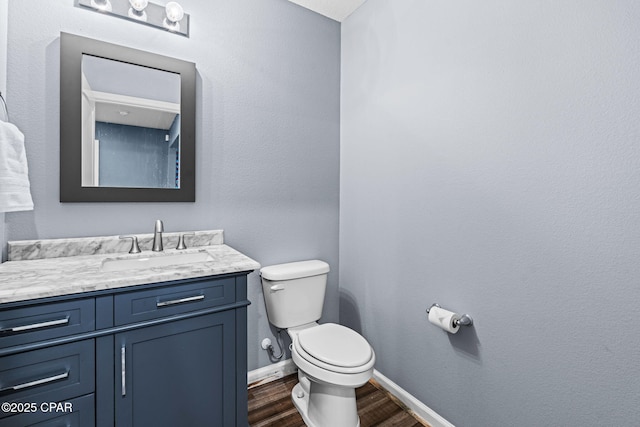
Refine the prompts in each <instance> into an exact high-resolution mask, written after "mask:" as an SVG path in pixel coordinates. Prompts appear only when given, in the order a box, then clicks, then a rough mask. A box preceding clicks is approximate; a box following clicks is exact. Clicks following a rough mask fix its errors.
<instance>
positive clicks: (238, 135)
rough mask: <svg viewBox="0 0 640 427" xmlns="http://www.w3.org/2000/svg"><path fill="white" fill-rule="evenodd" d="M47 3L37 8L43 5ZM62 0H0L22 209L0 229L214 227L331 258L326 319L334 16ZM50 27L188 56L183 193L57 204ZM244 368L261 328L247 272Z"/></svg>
mask: <svg viewBox="0 0 640 427" xmlns="http://www.w3.org/2000/svg"><path fill="white" fill-rule="evenodd" d="M45 3H46V7H45ZM73 3H74V2H73V1H71V0H55V1H44V0H40V1H33V2H24V1H10V2H9V21H10V22H9V42H8V45H9V49H8V51H9V58H8V62H9V64H8V95H9V99H10V100H11V105H10V108H11V113H12V118H13V119H14V122H15V123H16V125H17V126H18V127H20V128H21V130H22V131H23V132H24V134H25V137H26V150H27V156H28V161H29V168H30V180H31V187H32V194H33V199H34V203H35V206H36V207H35V210H34V211H33V212H18V213H12V214H8V215H7V217H6V229H5V238H4V240H3V246H4V243H5V242H6V240H20V239H35V238H58V237H67V236H94V235H114V234H127V233H149V232H152V230H153V223H154V221H155V220H156V219H158V218H160V219H163V220H164V225H165V230H166V231H167V232H169V231H176V230H198V229H213V228H221V229H224V230H225V239H226V241H227V242H228V243H229V244H230V245H231V246H232V247H234V248H236V249H238V250H240V251H242V252H244V253H246V254H247V255H249V256H251V257H253V258H254V259H256V260H257V261H258V262H260V263H262V264H263V265H268V264H273V263H280V262H286V261H293V260H300V259H309V258H316V257H317V258H321V259H325V260H327V261H328V262H329V263H330V264H331V265H332V267H333V272H332V275H331V277H330V289H329V293H328V296H327V304H326V308H325V320H334V321H335V320H337V318H338V293H337V271H338V197H339V96H340V93H339V83H340V81H339V79H340V76H339V73H340V27H339V24H338V23H336V22H334V21H331V20H329V19H326V18H323V17H321V16H319V15H316V14H314V13H311V12H309V11H307V10H305V9H302V8H300V7H299V6H296V5H294V4H292V3H290V2H288V1H286V0H261V1H258V2H256V1H251V0H237V1H220V0H218V1H202V0H182V1H181V4H182V5H183V7H184V9H185V11H186V12H187V13H189V14H190V15H191V20H192V21H191V24H192V26H191V37H190V38H185V37H181V36H177V35H174V34H169V33H167V32H164V31H160V30H157V29H154V28H150V27H147V26H144V25H140V24H137V23H134V22H129V21H125V20H122V19H117V18H113V17H108V16H104V15H101V14H98V13H95V12H91V11H87V10H84V9H81V8H77V7H74V6H73ZM61 31H64V32H69V33H74V34H79V35H82V36H85V37H90V38H95V39H100V40H104V41H107V42H110V43H117V44H121V45H123V46H128V47H132V48H136V49H142V50H146V51H151V52H155V53H159V54H162V55H168V56H173V57H177V58H180V59H183V60H187V61H192V62H195V63H196V67H197V70H198V82H197V92H198V96H197V131H196V133H197V135H196V139H197V142H196V144H197V190H196V200H197V201H196V202H195V203H143V204H135V203H131V204H127V203H104V204H100V203H95V204H89V203H86V204H84V203H80V204H69V203H64V204H61V203H59V201H58V200H59V192H58V191H59V189H58V186H59V185H58V176H59V163H58V157H59V136H58V135H59V124H58V120H59V51H60V42H59V34H60V32H61ZM249 288H250V289H249V298H250V300H251V301H252V302H253V304H252V305H251V306H250V307H249V368H250V369H254V368H256V367H259V366H263V365H266V364H268V363H269V361H268V359H267V356H266V353H265V352H264V351H263V350H261V349H260V348H259V342H260V339H261V338H263V337H266V336H269V337H272V333H271V329H270V327H269V324H268V321H267V318H266V314H265V309H264V303H263V300H262V292H261V289H260V285H259V281H258V277H257V274H256V273H253V274H252V275H251V276H250V281H249Z"/></svg>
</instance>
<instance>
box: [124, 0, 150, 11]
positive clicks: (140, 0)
mask: <svg viewBox="0 0 640 427" xmlns="http://www.w3.org/2000/svg"><path fill="white" fill-rule="evenodd" d="M129 4H130V5H131V8H132V9H133V10H135V11H137V12H142V11H143V10H145V8H146V7H147V5H148V4H149V1H148V0H129Z"/></svg>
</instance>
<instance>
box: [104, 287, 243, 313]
mask: <svg viewBox="0 0 640 427" xmlns="http://www.w3.org/2000/svg"><path fill="white" fill-rule="evenodd" d="M235 286H236V282H235V278H233V277H230V278H225V279H215V280H211V279H209V280H203V281H200V282H196V283H189V284H184V285H174V286H167V287H163V288H154V289H150V290H145V291H135V292H129V293H126V294H119V295H116V296H115V300H114V304H115V309H114V311H115V324H116V325H124V324H128V323H135V322H141V321H145V320H152V319H157V318H160V317H166V316H171V315H174V314H180V313H188V312H190V311H197V310H202V309H205V308H211V307H216V306H220V305H224V304H230V303H233V302H234V301H235Z"/></svg>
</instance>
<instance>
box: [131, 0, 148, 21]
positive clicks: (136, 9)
mask: <svg viewBox="0 0 640 427" xmlns="http://www.w3.org/2000/svg"><path fill="white" fill-rule="evenodd" d="M129 4H130V5H131V7H130V8H129V11H128V12H127V15H128V16H129V18H133V19H137V20H138V21H145V22H146V21H147V12H145V11H144V10H145V9H146V8H147V6H148V5H149V1H148V0H129Z"/></svg>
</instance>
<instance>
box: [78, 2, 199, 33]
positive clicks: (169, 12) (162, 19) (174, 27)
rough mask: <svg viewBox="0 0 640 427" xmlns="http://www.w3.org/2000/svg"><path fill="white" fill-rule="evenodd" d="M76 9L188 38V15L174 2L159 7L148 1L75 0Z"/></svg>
mask: <svg viewBox="0 0 640 427" xmlns="http://www.w3.org/2000/svg"><path fill="white" fill-rule="evenodd" d="M76 7H82V8H85V9H89V10H92V11H94V12H98V13H102V14H104V15H111V16H117V17H118V18H123V19H126V20H129V21H134V22H139V23H141V24H145V25H149V26H151V27H155V28H160V29H162V30H164V31H169V32H171V33H175V34H180V35H183V36H185V37H189V15H188V14H186V13H184V10H183V9H182V6H180V4H179V3H177V2H175V1H170V2H168V3H167V4H166V5H165V6H161V5H159V4H155V3H151V2H150V1H148V0H77V3H76Z"/></svg>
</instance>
